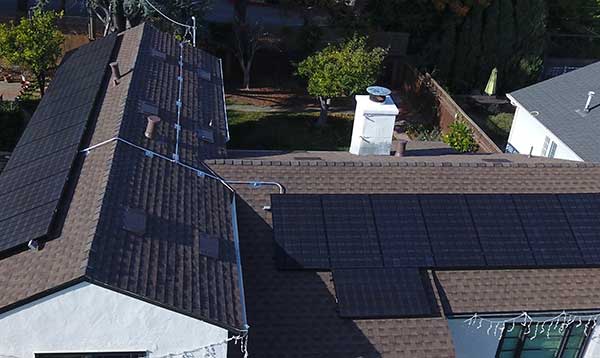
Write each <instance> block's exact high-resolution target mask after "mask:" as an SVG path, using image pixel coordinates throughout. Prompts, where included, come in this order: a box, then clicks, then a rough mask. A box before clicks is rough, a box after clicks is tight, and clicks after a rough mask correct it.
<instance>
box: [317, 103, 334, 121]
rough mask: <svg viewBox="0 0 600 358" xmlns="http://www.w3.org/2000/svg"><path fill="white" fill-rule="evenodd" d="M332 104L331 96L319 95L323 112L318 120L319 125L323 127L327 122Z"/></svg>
mask: <svg viewBox="0 0 600 358" xmlns="http://www.w3.org/2000/svg"><path fill="white" fill-rule="evenodd" d="M330 105H331V98H324V97H319V106H320V107H321V112H320V113H319V119H318V120H317V123H316V124H317V127H322V126H324V125H325V124H327V114H328V112H329V106H330Z"/></svg>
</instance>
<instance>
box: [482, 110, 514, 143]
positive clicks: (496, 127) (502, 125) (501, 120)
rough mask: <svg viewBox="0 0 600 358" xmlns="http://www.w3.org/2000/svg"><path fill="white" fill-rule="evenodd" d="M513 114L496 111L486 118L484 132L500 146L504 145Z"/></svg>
mask: <svg viewBox="0 0 600 358" xmlns="http://www.w3.org/2000/svg"><path fill="white" fill-rule="evenodd" d="M513 116H514V114H512V113H498V114H495V115H489V116H488V117H487V118H486V132H487V134H488V135H489V136H490V138H491V139H492V140H493V141H494V142H495V143H496V144H497V145H498V146H500V147H501V148H503V147H504V146H506V142H507V141H508V135H509V134H510V127H511V125H512V121H513Z"/></svg>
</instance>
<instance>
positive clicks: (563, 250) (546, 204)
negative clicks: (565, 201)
mask: <svg viewBox="0 0 600 358" xmlns="http://www.w3.org/2000/svg"><path fill="white" fill-rule="evenodd" d="M513 199H514V201H515V204H516V207H517V211H518V212H519V216H520V218H521V222H522V223H523V228H524V230H525V234H526V235H527V239H528V240H529V245H530V246H531V250H532V251H533V255H534V257H535V260H536V262H537V264H538V265H540V266H552V265H554V266H559V265H563V266H564V265H577V264H579V265H581V264H583V263H584V262H583V257H582V255H581V251H580V249H579V247H578V246H577V241H576V240H575V237H574V236H573V232H572V231H571V227H570V226H569V222H568V221H567V217H566V215H565V213H564V211H563V209H562V206H561V204H560V201H558V198H557V197H556V195H553V194H518V195H513Z"/></svg>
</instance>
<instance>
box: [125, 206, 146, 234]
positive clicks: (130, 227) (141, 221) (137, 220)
mask: <svg viewBox="0 0 600 358" xmlns="http://www.w3.org/2000/svg"><path fill="white" fill-rule="evenodd" d="M123 230H126V231H129V232H130V233H133V234H136V235H138V236H143V235H144V234H145V233H146V213H144V212H143V211H142V210H140V209H132V208H127V209H125V215H124V216H123Z"/></svg>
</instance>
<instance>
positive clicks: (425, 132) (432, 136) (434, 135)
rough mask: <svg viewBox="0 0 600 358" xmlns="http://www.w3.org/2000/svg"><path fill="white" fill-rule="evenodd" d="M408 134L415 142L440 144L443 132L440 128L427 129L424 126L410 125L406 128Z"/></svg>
mask: <svg viewBox="0 0 600 358" xmlns="http://www.w3.org/2000/svg"><path fill="white" fill-rule="evenodd" d="M406 134H408V136H409V137H410V138H412V139H413V140H418V141H427V142H438V141H439V140H440V139H441V138H442V132H441V131H440V128H439V127H436V126H434V127H431V128H430V127H427V126H425V125H423V124H409V125H408V127H407V128H406Z"/></svg>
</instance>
